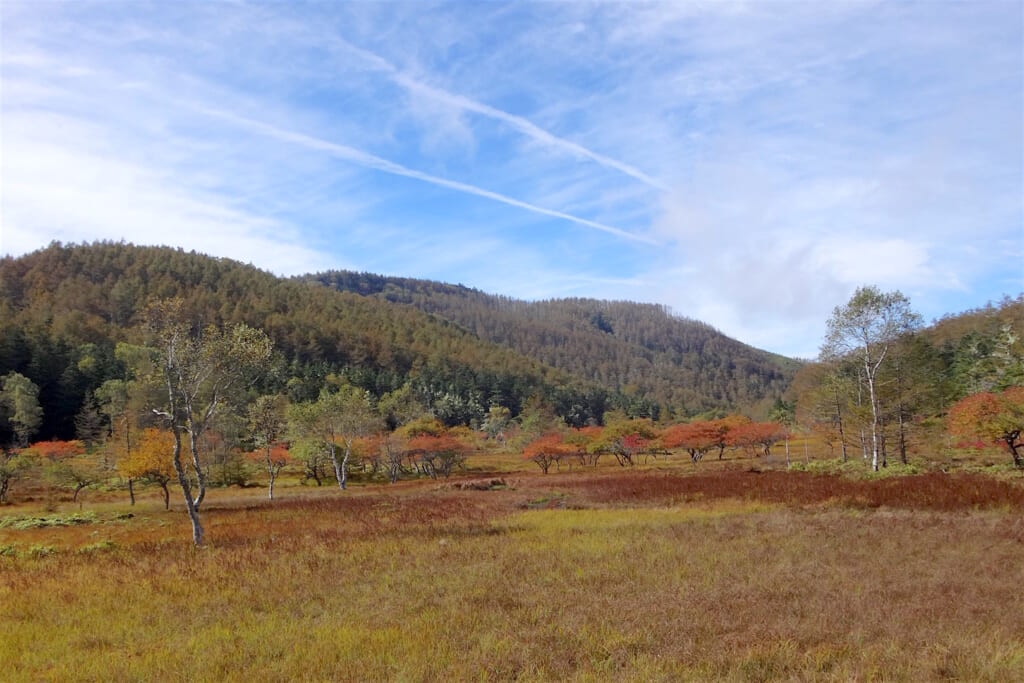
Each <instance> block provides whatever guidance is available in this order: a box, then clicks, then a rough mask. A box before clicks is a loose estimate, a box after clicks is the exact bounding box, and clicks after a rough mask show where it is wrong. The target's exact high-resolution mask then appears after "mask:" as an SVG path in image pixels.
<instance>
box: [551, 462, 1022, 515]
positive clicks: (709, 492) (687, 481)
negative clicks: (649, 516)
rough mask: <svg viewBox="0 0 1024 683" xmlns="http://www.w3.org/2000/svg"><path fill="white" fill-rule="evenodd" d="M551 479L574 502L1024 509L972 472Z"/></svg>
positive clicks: (1003, 484)
mask: <svg viewBox="0 0 1024 683" xmlns="http://www.w3.org/2000/svg"><path fill="white" fill-rule="evenodd" d="M555 481H556V480H552V481H551V482H550V484H551V486H552V488H557V489H558V490H561V491H565V492H568V493H569V494H570V498H571V499H575V501H576V502H578V503H581V504H587V505H593V504H607V503H611V504H616V505H622V504H641V505H642V504H651V503H655V504H672V503H679V502H687V501H694V500H709V501H710V500H721V499H729V498H736V499H742V500H749V501H760V502H766V503H779V504H783V505H795V506H803V505H821V504H825V503H828V504H835V505H842V506H852V507H892V508H900V509H908V510H946V511H952V510H965V509H966V510H970V509H987V508H1009V509H1013V510H1022V509H1024V485H1021V484H1015V483H1010V482H1007V481H1002V480H998V479H994V478H992V477H989V476H985V475H981V474H972V473H965V472H961V473H955V474H943V473H937V472H936V473H927V474H918V475H908V476H901V477H890V478H886V479H875V480H857V479H850V478H848V477H842V476H838V475H830V474H811V473H807V472H782V471H774V470H768V471H758V470H756V469H725V470H719V471H716V472H711V473H706V474H705V473H700V474H690V475H680V474H674V473H657V472H629V471H624V472H617V473H607V472H602V473H596V474H575V475H572V476H564V477H560V478H558V479H557V484H556V483H555Z"/></svg>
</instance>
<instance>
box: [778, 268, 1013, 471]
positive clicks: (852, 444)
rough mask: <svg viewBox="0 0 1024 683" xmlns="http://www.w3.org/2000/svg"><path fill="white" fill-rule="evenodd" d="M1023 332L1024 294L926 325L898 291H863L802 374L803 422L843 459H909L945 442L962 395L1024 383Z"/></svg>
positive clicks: (798, 403)
mask: <svg viewBox="0 0 1024 683" xmlns="http://www.w3.org/2000/svg"><path fill="white" fill-rule="evenodd" d="M1021 331H1024V296H1018V297H1016V298H1010V297H1006V298H1004V299H1003V301H1001V302H1000V303H999V304H998V305H996V304H990V305H988V306H986V307H984V308H982V309H978V310H973V311H968V312H966V313H963V314H960V315H958V316H948V317H946V318H944V319H942V320H939V321H936V322H935V323H933V324H932V325H931V326H929V327H927V328H922V327H921V325H920V321H919V320H918V319H917V318H916V316H915V314H914V313H913V311H912V308H911V306H910V302H909V300H907V299H906V298H905V297H903V296H902V295H901V294H899V293H898V292H892V293H885V292H881V291H879V290H878V289H877V288H870V287H865V288H861V289H859V290H858V291H857V292H856V293H855V294H854V296H853V298H851V300H850V302H848V303H847V304H846V305H844V306H840V307H837V308H836V311H835V313H834V315H833V317H832V319H831V320H830V321H829V336H828V338H827V339H826V341H825V344H824V345H823V347H822V354H821V358H820V359H819V362H817V363H812V364H808V365H806V366H805V367H803V368H802V369H801V370H800V372H799V373H797V376H796V377H795V379H794V382H793V385H792V389H791V391H790V396H792V398H793V399H794V401H795V406H794V407H795V415H794V418H795V422H796V423H797V424H798V425H800V427H801V428H803V429H804V430H806V431H809V432H812V433H814V434H815V435H816V436H817V437H819V438H820V439H821V440H822V441H823V442H824V443H825V444H826V445H827V447H828V448H829V449H830V450H831V451H832V452H833V453H834V454H835V455H837V456H838V457H841V458H842V459H843V460H847V459H849V458H850V457H852V456H853V455H854V454H857V455H860V456H862V457H864V458H866V459H870V460H871V462H872V465H873V467H875V468H876V469H877V468H878V467H884V466H885V465H886V464H887V462H888V460H889V458H891V457H896V458H898V459H899V460H900V461H901V462H903V463H906V462H907V461H908V459H909V457H910V454H911V452H913V451H915V450H916V451H922V450H924V449H929V448H930V449H935V448H938V447H939V446H940V445H941V444H942V438H943V437H944V436H945V435H947V434H948V433H949V432H948V431H947V428H948V427H949V425H948V424H947V415H949V414H950V412H951V411H952V409H953V408H954V407H955V406H957V405H958V404H959V403H960V402H961V401H964V400H965V399H967V398H969V397H972V396H977V395H982V394H991V392H997V393H998V392H1002V391H1004V390H1008V389H1010V388H1014V387H1021V386H1024V340H1022V337H1021ZM1009 395H1011V396H1015V395H1018V394H1014V393H1012V392H1011V394H1009ZM953 412H956V411H953ZM967 422H969V421H966V420H960V424H961V427H960V429H959V431H960V433H961V435H962V434H963V433H966V431H968V430H967V428H966V427H963V425H964V424H966V423H967ZM979 429H980V428H979ZM950 431H954V432H955V431H956V430H950ZM980 431H981V432H985V431H986V430H985V429H980ZM988 431H991V430H988ZM989 436H991V435H989ZM992 438H994V437H992ZM989 440H990V441H991V438H990V439H989ZM1004 440H1005V439H1004ZM1012 441H1013V439H1012V438H1010V441H1009V442H1007V443H1008V445H1009V444H1010V443H1011V442H1012ZM1014 462H1019V461H1018V460H1017V459H1016V458H1015V459H1014Z"/></svg>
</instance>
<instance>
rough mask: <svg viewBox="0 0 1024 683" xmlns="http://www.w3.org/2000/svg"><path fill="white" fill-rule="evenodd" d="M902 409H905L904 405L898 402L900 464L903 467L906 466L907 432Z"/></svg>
mask: <svg viewBox="0 0 1024 683" xmlns="http://www.w3.org/2000/svg"><path fill="white" fill-rule="evenodd" d="M904 409H905V408H904V405H903V401H900V405H899V425H900V462H902V463H903V464H904V465H906V464H907V430H906V420H905V419H904V415H903V411H904Z"/></svg>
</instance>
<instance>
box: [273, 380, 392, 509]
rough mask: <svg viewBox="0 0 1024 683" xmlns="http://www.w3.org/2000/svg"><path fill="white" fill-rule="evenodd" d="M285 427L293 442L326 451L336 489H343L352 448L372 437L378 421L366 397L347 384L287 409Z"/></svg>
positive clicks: (378, 423) (346, 484)
mask: <svg viewBox="0 0 1024 683" xmlns="http://www.w3.org/2000/svg"><path fill="white" fill-rule="evenodd" d="M288 423H289V430H290V432H291V434H292V437H293V438H295V439H297V440H298V439H310V440H313V441H315V442H316V443H318V444H320V445H321V446H322V447H323V448H324V449H325V450H326V451H327V453H328V454H329V455H330V458H331V465H332V467H333V468H334V478H335V479H336V480H337V482H338V487H339V488H341V489H345V488H347V486H348V461H349V459H350V458H351V457H352V444H353V443H354V442H355V440H356V439H357V438H359V437H361V436H366V435H368V434H373V433H374V432H375V431H376V430H377V428H378V427H379V426H380V424H381V419H380V417H379V416H378V414H377V412H376V410H374V407H373V405H372V404H371V403H370V398H369V396H368V395H367V393H366V392H365V391H363V390H362V389H359V388H358V387H354V386H351V385H347V384H346V385H342V386H341V387H340V388H339V389H338V391H336V392H331V391H328V390H327V389H324V390H323V391H321V392H320V398H318V399H317V400H316V401H314V402H309V403H299V404H293V405H292V406H290V407H289V408H288Z"/></svg>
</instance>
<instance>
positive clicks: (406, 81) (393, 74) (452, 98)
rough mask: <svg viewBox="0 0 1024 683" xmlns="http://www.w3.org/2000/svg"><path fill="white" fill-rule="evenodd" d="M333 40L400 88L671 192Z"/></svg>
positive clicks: (628, 169)
mask: <svg viewBox="0 0 1024 683" xmlns="http://www.w3.org/2000/svg"><path fill="white" fill-rule="evenodd" d="M331 40H332V42H336V43H337V44H338V45H340V46H341V47H342V48H343V49H345V50H348V51H350V52H353V53H355V54H357V55H359V57H360V58H362V59H363V60H364V61H365V62H367V63H369V64H370V65H372V67H373V68H375V69H377V70H379V71H383V72H384V73H386V74H387V75H388V76H389V77H390V78H391V80H393V81H394V82H395V83H397V84H398V85H400V86H402V87H403V88H405V89H407V90H410V91H413V92H416V93H418V94H420V95H423V96H425V97H429V98H431V99H434V100H437V101H439V102H443V103H445V104H447V105H449V106H452V107H456V108H458V109H462V110H465V111H471V112H473V113H476V114H480V115H481V116H487V117H490V118H492V119H496V120H498V121H501V122H503V123H505V124H507V125H508V126H510V127H512V128H514V129H515V130H517V131H519V132H520V133H522V134H523V135H525V136H527V137H529V138H532V139H533V140H536V141H538V142H541V143H544V144H546V145H548V146H550V147H556V148H558V149H561V150H564V151H566V152H569V153H570V154H573V155H575V156H579V157H584V158H587V159H590V160H591V161H595V162H597V163H598V164H601V165H602V166H606V167H608V168H613V169H615V170H617V171H619V172H621V173H624V174H626V175H628V176H630V177H631V178H635V179H636V180H639V181H640V182H642V183H644V184H645V185H649V186H650V187H653V188H655V189H658V190H661V191H662V192H667V191H668V190H669V188H668V186H667V185H665V184H664V183H663V182H661V181H660V180H658V179H657V178H654V177H651V176H650V175H648V174H646V173H644V172H643V171H641V170H640V169H638V168H636V167H635V166H630V165H629V164H626V163H623V162H621V161H619V160H617V159H612V158H611V157H607V156H605V155H603V154H599V153H597V152H594V151H593V150H590V149H587V148H586V147H584V146H583V145H580V144H577V143H575V142H572V141H571V140H566V139H565V138H560V137H558V136H557V135H555V134H553V133H549V132H548V131H546V130H544V129H543V128H541V127H540V126H538V125H537V124H535V123H533V122H532V121H530V120H529V119H526V118H523V117H522V116H517V115H515V114H510V113H509V112H507V111H503V110H501V109H498V108H496V107H492V106H490V105H488V104H484V103H483V102H478V101H476V100H474V99H470V98H468V97H465V96H463V95H458V94H456V93H452V92H448V91H447V90H442V89H440V88H435V87H433V86H430V85H427V84H425V83H422V82H420V81H417V80H416V79H414V78H413V77H412V76H410V75H408V74H406V73H405V72H403V71H400V70H399V69H398V68H397V67H396V66H395V65H393V64H391V63H390V62H389V61H387V60H386V59H384V58H383V57H381V56H379V55H376V54H374V53H372V52H370V51H369V50H364V49H363V48H360V47H356V46H355V45H352V44H351V43H349V42H348V41H346V40H343V39H341V38H337V37H332V38H331Z"/></svg>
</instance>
